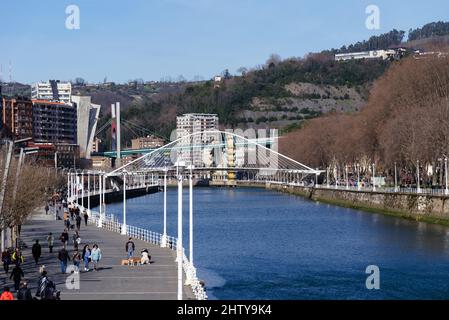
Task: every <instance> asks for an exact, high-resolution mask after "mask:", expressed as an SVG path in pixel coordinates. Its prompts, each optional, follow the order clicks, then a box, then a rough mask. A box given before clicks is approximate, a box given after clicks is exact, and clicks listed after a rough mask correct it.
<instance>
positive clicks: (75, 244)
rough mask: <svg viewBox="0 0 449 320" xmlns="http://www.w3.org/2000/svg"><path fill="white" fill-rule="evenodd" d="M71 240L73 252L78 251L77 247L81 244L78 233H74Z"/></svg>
mask: <svg viewBox="0 0 449 320" xmlns="http://www.w3.org/2000/svg"><path fill="white" fill-rule="evenodd" d="M72 239H73V250H78V245H79V244H80V243H81V237H80V234H79V232H78V231H75V233H74V234H73V236H72Z"/></svg>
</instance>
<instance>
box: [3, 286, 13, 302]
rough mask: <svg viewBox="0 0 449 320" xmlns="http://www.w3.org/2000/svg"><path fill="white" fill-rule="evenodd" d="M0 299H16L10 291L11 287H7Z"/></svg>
mask: <svg viewBox="0 0 449 320" xmlns="http://www.w3.org/2000/svg"><path fill="white" fill-rule="evenodd" d="M0 300H14V296H13V295H12V293H11V292H10V291H9V287H5V289H4V290H3V293H2V295H1V296H0Z"/></svg>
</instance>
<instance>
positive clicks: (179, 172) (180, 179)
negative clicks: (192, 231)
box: [176, 160, 185, 300]
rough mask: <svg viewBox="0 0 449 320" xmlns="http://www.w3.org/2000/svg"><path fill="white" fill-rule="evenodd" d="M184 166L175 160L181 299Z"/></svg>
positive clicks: (179, 294)
mask: <svg viewBox="0 0 449 320" xmlns="http://www.w3.org/2000/svg"><path fill="white" fill-rule="evenodd" d="M184 167H185V163H184V162H182V161H179V160H178V161H177V162H176V173H177V178H178V239H177V242H176V252H177V255H176V259H177V261H178V300H182V286H183V283H182V262H183V261H182V260H183V247H182V182H183V176H182V171H183V169H184Z"/></svg>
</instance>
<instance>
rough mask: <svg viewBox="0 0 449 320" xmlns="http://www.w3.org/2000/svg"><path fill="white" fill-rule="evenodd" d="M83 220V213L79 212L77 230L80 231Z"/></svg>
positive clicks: (76, 219)
mask: <svg viewBox="0 0 449 320" xmlns="http://www.w3.org/2000/svg"><path fill="white" fill-rule="evenodd" d="M82 220H83V219H82V218H81V215H80V214H77V215H76V218H75V222H76V230H78V231H80V229H81V221H82Z"/></svg>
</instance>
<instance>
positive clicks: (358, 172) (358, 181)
mask: <svg viewBox="0 0 449 320" xmlns="http://www.w3.org/2000/svg"><path fill="white" fill-rule="evenodd" d="M356 167H357V190H361V188H362V186H361V185H360V164H358V163H357V164H356Z"/></svg>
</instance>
